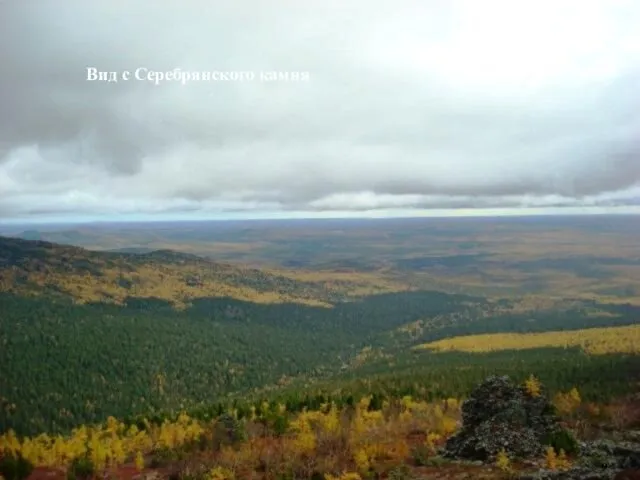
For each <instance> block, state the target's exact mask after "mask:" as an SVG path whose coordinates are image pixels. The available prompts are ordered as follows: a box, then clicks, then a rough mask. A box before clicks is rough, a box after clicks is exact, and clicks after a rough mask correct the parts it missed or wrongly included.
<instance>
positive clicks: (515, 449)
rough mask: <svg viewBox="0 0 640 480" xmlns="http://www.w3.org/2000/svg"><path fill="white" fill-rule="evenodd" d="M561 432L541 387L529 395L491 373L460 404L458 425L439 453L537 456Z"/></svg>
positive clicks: (480, 456)
mask: <svg viewBox="0 0 640 480" xmlns="http://www.w3.org/2000/svg"><path fill="white" fill-rule="evenodd" d="M561 432H562V429H561V427H560V424H559V419H558V418H557V416H556V415H555V413H554V408H553V406H552V405H551V403H550V402H549V400H548V398H547V396H546V395H545V392H544V390H543V387H542V386H540V391H539V392H536V394H531V393H529V392H528V391H527V390H526V389H525V387H524V386H520V385H516V384H515V383H513V382H512V381H511V380H510V379H509V377H506V376H505V377H496V376H492V377H489V378H487V379H486V380H485V381H484V382H483V383H481V384H480V385H479V386H478V387H477V388H476V389H475V390H474V391H473V392H472V393H471V395H470V396H469V398H468V400H466V401H465V402H464V404H463V405H462V428H461V429H460V431H459V432H458V433H457V434H456V435H454V436H453V437H451V438H450V439H449V440H448V441H447V443H446V445H445V448H444V452H443V455H444V456H446V457H450V458H463V459H470V460H482V461H491V460H493V459H494V458H495V457H496V455H497V454H498V452H500V451H501V450H504V451H505V452H506V453H507V454H508V455H509V456H511V457H518V458H540V457H541V456H542V455H543V454H544V449H545V447H544V445H545V443H546V442H548V439H549V438H551V437H552V436H554V435H556V434H559V433H561Z"/></svg>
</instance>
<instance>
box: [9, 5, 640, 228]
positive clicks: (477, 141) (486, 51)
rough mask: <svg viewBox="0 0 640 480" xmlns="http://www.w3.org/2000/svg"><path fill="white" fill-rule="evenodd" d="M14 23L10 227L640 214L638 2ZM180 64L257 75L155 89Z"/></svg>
mask: <svg viewBox="0 0 640 480" xmlns="http://www.w3.org/2000/svg"><path fill="white" fill-rule="evenodd" d="M0 18H3V19H4V20H3V27H2V28H0V65H1V67H0V68H2V74H1V75H0V223H2V222H17V221H20V222H22V221H49V220H60V221H67V220H71V221H73V220H78V219H86V220H102V219H105V220H124V219H127V218H131V219H135V220H140V219H180V218H184V219H196V218H266V217H278V218H287V217H296V218H299V217H318V216H327V217H331V216H338V217H344V216H374V217H375V216H398V215H401V216H410V215H416V216H424V215H439V216H441V215H465V216H466V215H481V214H488V213H492V212H493V213H495V214H496V215H509V214H521V213H535V214H540V213H561V212H572V213H611V212H613V213H615V212H624V213H634V212H635V213H640V143H639V142H640V28H638V25H640V2H638V1H637V0H628V1H624V0H620V1H615V0H536V1H529V0H520V1H517V2H514V1H513V0H483V1H482V2H480V1H478V0H422V1H418V0H416V1H407V0H394V1H380V0H369V1H366V2H365V1H363V0H352V1H349V2H341V1H337V0H323V1H322V2H320V1H315V0H307V1H305V2H296V1H293V0H288V1H285V0H270V1H269V2H264V1H260V0H251V1H250V0H236V1H234V2H223V1H217V0H212V1H208V2H204V1H200V0H183V1H177V0H167V1H166V2H163V3H161V4H158V3H157V2H150V1H144V0H134V1H131V0H126V1H125V0H108V1H105V0H92V1H91V2H87V1H84V0H83V1H80V0H39V1H38V2H27V1H24V0H5V1H3V2H0ZM89 68H95V69H97V70H98V71H100V72H115V73H116V74H117V78H118V81H117V82H108V81H101V80H91V79H90V78H89V75H88V69H89ZM174 69H180V71H182V72H205V71H206V72H245V73H244V75H245V77H244V80H238V79H237V80H221V79H219V78H218V77H216V78H217V79H216V80H210V81H206V80H202V79H200V80H197V79H194V80H191V81H187V82H185V83H184V84H183V83H182V82H181V81H175V80H162V81H157V82H156V81H153V78H155V77H147V76H145V75H146V74H148V72H152V75H154V72H162V73H166V72H173V71H174ZM125 71H128V72H130V74H129V77H128V79H125V78H123V77H122V73H123V72H125ZM136 72H138V75H136ZM263 72H279V73H280V76H279V78H276V79H275V80H270V78H271V77H270V76H269V75H271V74H269V75H267V76H263V75H262V73H263ZM249 73H251V74H252V75H253V79H250V78H249ZM296 75H297V77H296ZM138 77H139V78H138ZM276 77H277V75H276ZM287 78H288V80H287ZM296 78H297V79H296Z"/></svg>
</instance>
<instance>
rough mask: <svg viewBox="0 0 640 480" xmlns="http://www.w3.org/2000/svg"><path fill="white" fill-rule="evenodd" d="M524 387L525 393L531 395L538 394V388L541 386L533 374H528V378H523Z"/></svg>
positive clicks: (536, 395)
mask: <svg viewBox="0 0 640 480" xmlns="http://www.w3.org/2000/svg"><path fill="white" fill-rule="evenodd" d="M524 387H525V389H526V391H527V393H528V394H529V395H531V396H532V397H539V396H540V388H541V384H540V380H538V379H537V378H536V377H534V376H533V375H529V378H527V379H526V380H525V382H524Z"/></svg>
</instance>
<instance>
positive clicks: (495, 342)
mask: <svg viewBox="0 0 640 480" xmlns="http://www.w3.org/2000/svg"><path fill="white" fill-rule="evenodd" d="M543 347H561V348H569V347H580V348H582V349H583V350H584V351H585V352H587V353H589V354H591V355H603V354H608V353H632V354H635V353H640V325H630V326H625V327H604V328H588V329H583V330H571V331H561V332H543V333H495V334H486V335H469V336H461V337H453V338H447V339H444V340H438V341H436V342H431V343H425V344H422V345H419V346H418V347H416V348H419V349H426V350H434V351H438V352H443V351H451V350H457V351H463V352H490V351H496V350H525V349H531V348H543Z"/></svg>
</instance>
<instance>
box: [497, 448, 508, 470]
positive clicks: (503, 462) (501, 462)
mask: <svg viewBox="0 0 640 480" xmlns="http://www.w3.org/2000/svg"><path fill="white" fill-rule="evenodd" d="M496 467H498V468H499V469H500V470H502V471H503V472H510V471H511V460H509V456H508V455H507V452H505V450H504V449H502V450H500V451H499V452H498V455H497V456H496Z"/></svg>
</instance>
